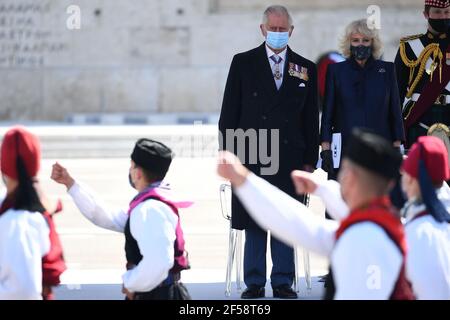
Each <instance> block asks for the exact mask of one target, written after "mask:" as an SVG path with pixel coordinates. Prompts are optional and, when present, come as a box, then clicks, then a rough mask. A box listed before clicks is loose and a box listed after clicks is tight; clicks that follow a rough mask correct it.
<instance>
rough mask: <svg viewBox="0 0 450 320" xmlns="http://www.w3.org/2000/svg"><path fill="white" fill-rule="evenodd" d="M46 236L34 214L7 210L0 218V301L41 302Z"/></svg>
mask: <svg viewBox="0 0 450 320" xmlns="http://www.w3.org/2000/svg"><path fill="white" fill-rule="evenodd" d="M49 232H50V231H49V228H48V225H47V222H46V221H45V219H44V217H43V216H42V214H40V213H38V212H36V213H30V212H27V211H21V210H8V211H6V212H5V213H4V214H3V215H2V216H0V300H42V257H43V256H45V255H46V254H47V253H48V252H49V250H50V235H49Z"/></svg>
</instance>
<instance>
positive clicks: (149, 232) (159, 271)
mask: <svg viewBox="0 0 450 320" xmlns="http://www.w3.org/2000/svg"><path fill="white" fill-rule="evenodd" d="M177 223H178V217H177V216H176V215H175V213H174V212H173V211H172V209H171V208H170V207H169V206H168V205H166V204H165V203H163V202H161V201H157V200H147V201H144V202H142V203H141V204H139V205H138V206H137V207H136V208H134V209H133V211H132V212H131V215H130V231H131V235H132V236H133V238H134V239H135V240H136V241H137V243H138V246H139V250H140V252H141V255H142V256H143V258H142V260H141V261H140V262H139V264H138V265H137V266H136V267H135V268H133V269H131V270H128V271H127V272H126V273H125V274H124V275H123V276H122V279H123V284H124V286H125V288H127V289H128V291H130V292H148V291H151V290H152V289H154V288H156V287H157V286H158V285H159V284H160V283H161V282H162V281H163V280H164V279H166V278H167V276H168V275H169V270H170V269H172V267H173V265H174V255H175V254H174V243H175V239H176V226H177Z"/></svg>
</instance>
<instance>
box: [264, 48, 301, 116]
mask: <svg viewBox="0 0 450 320" xmlns="http://www.w3.org/2000/svg"><path fill="white" fill-rule="evenodd" d="M292 56H293V54H292V50H291V48H289V46H288V47H287V52H286V61H285V62H284V70H283V82H282V84H281V87H280V90H279V91H277V92H276V94H275V99H274V103H273V104H271V105H270V106H268V107H269V108H268V109H267V111H270V110H272V109H275V108H280V107H281V105H282V102H283V99H285V97H286V96H287V95H288V93H289V92H290V91H291V90H295V89H296V88H293V87H292V86H293V85H295V81H294V79H293V77H291V76H290V75H289V62H292ZM272 81H273V82H274V83H275V81H274V80H272ZM275 90H276V86H275Z"/></svg>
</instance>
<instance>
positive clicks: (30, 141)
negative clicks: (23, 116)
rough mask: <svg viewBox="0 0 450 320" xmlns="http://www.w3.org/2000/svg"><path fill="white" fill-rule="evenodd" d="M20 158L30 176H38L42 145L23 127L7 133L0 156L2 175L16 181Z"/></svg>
mask: <svg viewBox="0 0 450 320" xmlns="http://www.w3.org/2000/svg"><path fill="white" fill-rule="evenodd" d="M18 156H20V157H21V159H22V161H23V163H24V165H25V169H26V171H27V174H28V176H29V177H34V176H36V175H37V173H38V171H39V167H40V161H41V145H40V143H39V139H38V138H37V137H36V136H35V135H34V134H32V133H31V132H29V131H28V130H26V129H25V128H24V127H21V126H16V127H13V128H11V129H9V130H8V131H7V132H6V134H5V136H4V137H3V141H2V147H1V155H0V163H1V171H2V173H3V174H4V175H6V176H8V177H10V178H12V179H16V180H17V179H18V173H17V157H18Z"/></svg>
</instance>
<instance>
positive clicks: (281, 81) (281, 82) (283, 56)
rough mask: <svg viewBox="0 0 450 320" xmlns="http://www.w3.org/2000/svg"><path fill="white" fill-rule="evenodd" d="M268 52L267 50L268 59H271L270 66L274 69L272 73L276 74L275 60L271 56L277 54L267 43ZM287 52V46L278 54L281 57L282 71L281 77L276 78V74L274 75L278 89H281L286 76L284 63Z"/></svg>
mask: <svg viewBox="0 0 450 320" xmlns="http://www.w3.org/2000/svg"><path fill="white" fill-rule="evenodd" d="M266 52H267V59H269V63H270V68H271V69H272V75H273V74H275V62H274V61H273V60H272V59H271V58H270V57H271V56H273V55H274V54H275V52H273V51H272V49H270V48H269V47H268V46H267V45H266ZM286 53H287V47H286V48H285V49H284V50H283V51H281V52H280V53H279V54H277V56H279V57H280V58H281V62H280V63H279V65H280V66H279V67H280V72H281V79H279V80H277V79H275V76H274V77H273V79H274V81H275V85H276V86H277V89H278V90H279V89H280V87H281V85H282V84H283V77H284V65H285V62H286Z"/></svg>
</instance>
